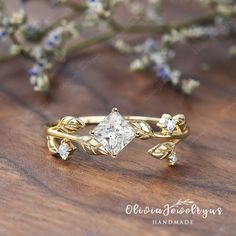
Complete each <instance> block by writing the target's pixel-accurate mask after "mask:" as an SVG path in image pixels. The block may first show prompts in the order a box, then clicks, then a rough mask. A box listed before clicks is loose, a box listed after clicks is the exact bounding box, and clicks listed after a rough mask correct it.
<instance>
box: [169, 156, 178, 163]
mask: <svg viewBox="0 0 236 236" xmlns="http://www.w3.org/2000/svg"><path fill="white" fill-rule="evenodd" d="M176 162H177V156H176V154H172V155H171V156H170V157H169V163H170V164H171V165H174V164H175V163H176Z"/></svg>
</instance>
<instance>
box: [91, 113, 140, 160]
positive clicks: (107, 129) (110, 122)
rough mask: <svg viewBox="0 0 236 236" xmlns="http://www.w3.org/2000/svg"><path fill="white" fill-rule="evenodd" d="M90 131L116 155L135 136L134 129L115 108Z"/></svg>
mask: <svg viewBox="0 0 236 236" xmlns="http://www.w3.org/2000/svg"><path fill="white" fill-rule="evenodd" d="M91 133H92V135H93V137H94V138H95V139H96V140H97V141H98V142H99V143H101V144H102V145H103V147H104V148H105V149H106V150H107V151H108V152H109V153H110V154H111V155H112V156H116V155H117V154H118V153H119V152H120V151H121V150H122V149H123V148H124V147H125V146H126V145H127V144H129V143H130V142H131V141H132V140H133V139H134V138H135V130H134V129H133V127H132V126H131V125H130V124H129V122H128V121H126V120H125V119H124V118H123V117H122V116H121V115H120V114H119V113H118V111H117V110H116V109H113V111H112V112H111V113H110V114H109V115H108V116H107V117H105V118H104V120H103V121H102V122H101V123H99V124H98V125H97V126H96V127H95V128H94V130H93V131H92V132H91Z"/></svg>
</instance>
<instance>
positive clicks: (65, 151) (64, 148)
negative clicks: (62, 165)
mask: <svg viewBox="0 0 236 236" xmlns="http://www.w3.org/2000/svg"><path fill="white" fill-rule="evenodd" d="M69 149H70V147H69V145H68V144H67V143H62V144H61V145H60V147H59V149H58V153H59V154H60V156H61V158H62V159H63V160H66V159H67V158H68V156H69V154H70V152H69Z"/></svg>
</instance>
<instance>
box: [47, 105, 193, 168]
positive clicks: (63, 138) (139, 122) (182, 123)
mask: <svg viewBox="0 0 236 236" xmlns="http://www.w3.org/2000/svg"><path fill="white" fill-rule="evenodd" d="M112 112H118V109H117V108H113V109H112ZM104 118H105V116H83V117H79V118H75V117H71V116H67V117H64V118H62V119H61V120H59V121H57V122H56V123H55V124H53V125H51V126H50V127H48V128H47V144H48V149H49V151H50V153H51V154H53V155H58V153H59V148H60V146H61V145H62V143H66V145H67V146H66V147H67V148H68V150H67V151H68V152H65V153H66V156H65V159H68V158H67V155H68V157H71V155H72V153H73V152H74V151H75V149H76V147H75V146H74V144H73V143H77V144H78V145H79V147H80V148H81V149H82V150H83V151H85V152H86V153H87V154H89V155H105V156H111V155H110V154H109V153H108V151H106V149H105V148H104V147H103V146H102V144H100V143H99V142H98V141H97V140H96V139H95V138H93V136H92V132H91V131H90V134H89V135H88V136H79V135H75V133H76V132H77V131H78V130H80V129H83V128H84V127H86V126H87V125H95V124H98V123H100V122H101V121H102V120H103V119H104ZM124 119H125V120H127V121H128V122H129V123H130V124H131V125H132V127H133V128H134V130H135V132H136V136H135V137H136V138H139V139H143V140H147V139H158V140H159V143H158V144H157V145H156V146H154V147H152V148H150V149H149V150H148V153H149V154H150V155H151V156H153V157H155V158H158V159H164V158H166V159H167V160H168V164H169V166H173V165H174V164H175V161H173V158H175V148H176V145H177V144H178V143H179V142H180V141H182V140H183V139H184V138H185V137H187V136H188V135H189V132H190V129H189V127H188V126H187V123H186V120H185V116H184V115H175V116H173V117H172V116H170V115H169V114H164V115H162V117H161V118H155V117H145V116H124ZM163 120H164V121H165V122H172V123H170V125H171V124H172V125H174V126H173V127H172V128H171V126H170V128H169V129H168V128H167V127H166V124H164V123H163ZM112 157H115V155H112ZM63 159H64V158H63Z"/></svg>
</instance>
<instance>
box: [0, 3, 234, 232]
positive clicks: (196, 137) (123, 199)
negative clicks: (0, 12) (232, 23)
mask: <svg viewBox="0 0 236 236" xmlns="http://www.w3.org/2000/svg"><path fill="white" fill-rule="evenodd" d="M9 2H10V1H9ZM170 2H171V3H170V4H169V12H168V14H169V15H171V16H175V17H181V16H185V15H187V16H189V15H192V16H193V15H197V14H198V13H203V12H204V11H203V9H201V8H197V7H196V6H195V5H193V4H190V6H187V5H186V4H185V2H184V1H181V3H180V4H177V3H176V2H174V1H170ZM9 4H10V3H9ZM37 4H38V5H37ZM37 4H36V5H34V4H30V6H29V7H28V8H29V9H31V10H32V12H35V14H36V15H34V17H37V15H39V12H44V13H45V12H47V11H46V10H45V11H44V9H47V6H45V5H44V4H39V3H37ZM10 5H11V4H10ZM10 7H12V8H14V7H15V5H14V4H13V3H12V5H11V6H10ZM37 9H40V10H41V11H38V10H37ZM187 9H188V11H187ZM45 14H46V13H45ZM132 37H133V38H134V39H135V37H137V36H132ZM230 44H231V42H229V41H227V42H219V41H216V40H211V41H208V42H205V43H201V44H191V45H186V46H178V48H177V51H178V56H177V58H176V60H175V62H174V65H175V66H176V67H177V68H181V69H183V71H184V72H185V73H186V74H188V75H190V76H193V77H196V78H198V79H199V80H200V81H201V86H200V88H199V89H198V90H197V91H196V93H195V94H194V95H193V96H192V97H185V96H183V95H181V94H179V93H178V92H176V91H174V90H173V89H171V88H170V87H168V86H166V85H163V84H162V83H161V82H160V81H158V80H157V79H156V78H155V77H154V76H153V75H152V74H151V73H148V72H147V73H141V74H135V73H131V72H130V71H129V69H128V66H127V65H128V62H129V58H124V57H123V56H121V55H119V54H117V53H116V52H114V51H113V50H111V49H109V48H107V47H106V46H105V45H101V46H97V47H94V48H92V49H90V50H86V51H84V52H81V53H79V54H78V55H77V56H76V57H74V58H72V60H70V61H69V62H68V63H66V64H65V65H63V66H62V67H61V69H60V72H59V74H58V75H57V76H56V78H55V80H54V81H55V82H54V86H53V89H52V92H51V95H50V97H49V98H46V97H44V96H43V95H41V94H37V93H35V92H33V91H32V89H31V86H30V85H29V82H28V80H27V76H26V72H25V71H26V70H27V68H29V67H30V65H31V63H30V62H29V61H26V60H24V59H21V58H20V59H17V60H15V61H12V62H9V63H5V64H1V65H0V111H1V112H0V131H1V135H0V191H1V194H0V235H4V236H7V235H27V236H28V235H44V236H45V235H57V236H58V235H165V236H168V235H201V236H202V235H206V236H208V235H216V236H220V235H224V236H231V235H235V232H236V226H235V223H236V220H235V219H236V206H235V204H236V186H235V182H236V175H235V170H236V159H235V154H236V145H235V138H236V137H235V132H236V122H235V118H236V109H235V108H236V83H235V74H236V66H235V60H234V59H230V58H228V57H227V49H228V46H229V45H230ZM1 47H2V46H1ZM6 48H7V46H5V47H4V48H3V51H4V50H6ZM1 49H2V48H1ZM205 62H208V63H209V65H210V68H209V69H208V70H207V71H203V70H202V69H201V65H202V63H205ZM113 106H116V107H118V108H119V110H120V112H121V113H122V114H124V115H125V114H130V115H131V114H132V115H147V116H160V115H161V114H162V113H170V114H173V115H174V114H176V113H184V114H185V115H186V117H187V120H188V123H189V125H190V127H191V131H192V132H191V136H189V137H188V138H187V139H186V140H185V141H183V142H182V143H181V144H180V145H179V146H178V158H179V164H178V165H177V166H176V167H175V168H169V167H167V165H166V162H165V161H160V160H156V159H154V158H152V157H151V156H149V155H148V154H147V153H146V150H148V148H150V147H152V145H155V144H156V143H155V141H154V142H153V141H150V142H148V141H141V140H135V141H134V142H133V143H132V144H130V145H129V146H128V147H127V148H125V149H124V150H123V151H122V152H121V153H120V155H119V157H118V158H117V159H110V158H104V157H91V156H88V155H86V154H84V153H83V152H80V151H77V152H76V153H75V154H74V157H73V159H72V160H70V161H69V162H63V161H61V160H58V159H55V158H54V157H52V156H50V155H49V153H48V150H47V147H46V140H45V124H46V123H47V122H48V121H53V120H55V119H58V118H60V117H63V116H65V115H75V116H79V115H95V114H97V115H104V114H108V113H109V112H110V109H111V108H112V107H113ZM179 199H191V200H192V201H194V202H195V203H196V204H197V205H198V206H200V207H202V208H216V207H222V208H223V215H221V216H212V215H209V217H208V218H207V219H203V218H202V217H201V216H199V215H194V216H191V217H188V219H189V218H191V219H192V220H193V221H194V223H193V224H192V225H153V224H152V220H153V219H165V217H162V216H152V215H126V214H125V207H126V205H127V204H135V203H137V204H140V205H141V206H150V207H157V208H161V207H163V205H165V204H174V203H175V202H177V201H178V200H179ZM174 218H175V219H182V216H181V217H180V216H175V217H174Z"/></svg>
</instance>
